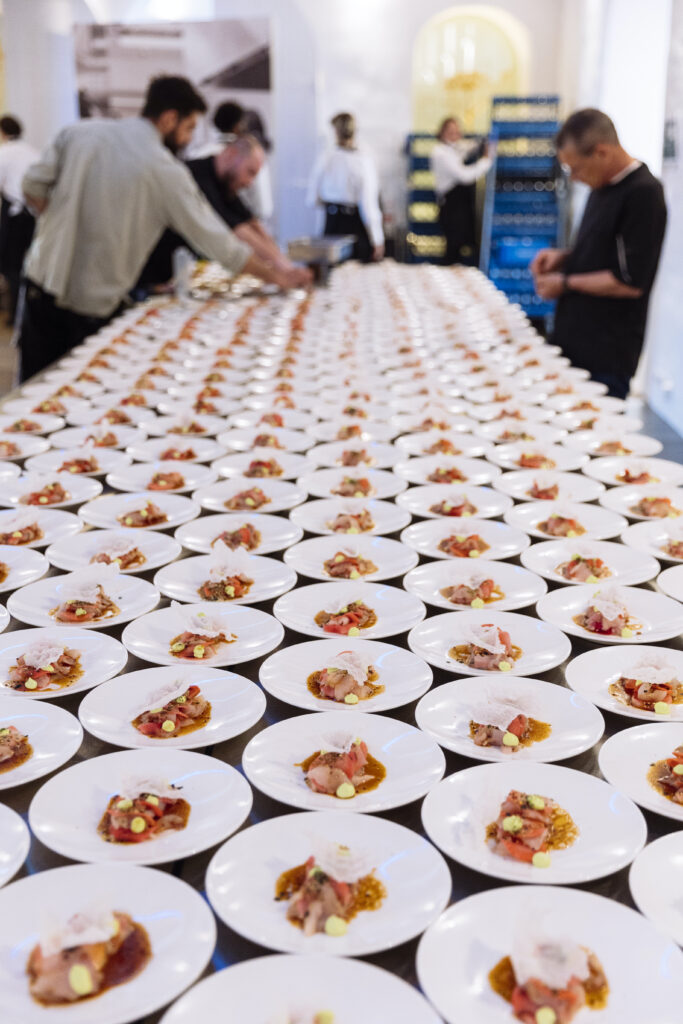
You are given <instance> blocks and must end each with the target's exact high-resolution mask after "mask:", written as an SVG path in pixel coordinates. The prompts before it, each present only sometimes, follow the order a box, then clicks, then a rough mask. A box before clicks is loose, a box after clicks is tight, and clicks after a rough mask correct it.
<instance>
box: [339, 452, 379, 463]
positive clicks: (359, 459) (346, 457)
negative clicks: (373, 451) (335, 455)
mask: <svg viewBox="0 0 683 1024" xmlns="http://www.w3.org/2000/svg"><path fill="white" fill-rule="evenodd" d="M338 461H339V464H340V465H341V466H360V465H361V464H365V465H368V466H369V465H371V463H372V462H373V461H374V459H373V458H372V456H371V455H368V453H367V450H366V449H365V448H347V449H345V450H344V451H343V452H342V453H341V456H340V458H339V460H338Z"/></svg>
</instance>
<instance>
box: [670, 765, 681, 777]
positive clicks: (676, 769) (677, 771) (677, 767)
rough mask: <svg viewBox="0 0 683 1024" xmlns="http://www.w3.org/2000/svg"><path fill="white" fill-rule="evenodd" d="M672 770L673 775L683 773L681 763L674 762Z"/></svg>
mask: <svg viewBox="0 0 683 1024" xmlns="http://www.w3.org/2000/svg"><path fill="white" fill-rule="evenodd" d="M672 771H673V773H674V775H683V764H675V765H674V766H673V769H672Z"/></svg>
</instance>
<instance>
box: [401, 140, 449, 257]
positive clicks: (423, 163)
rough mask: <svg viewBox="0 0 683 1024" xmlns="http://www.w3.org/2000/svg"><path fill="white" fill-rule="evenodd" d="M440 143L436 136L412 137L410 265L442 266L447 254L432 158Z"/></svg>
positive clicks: (408, 149)
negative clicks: (430, 160) (436, 143)
mask: <svg viewBox="0 0 683 1024" xmlns="http://www.w3.org/2000/svg"><path fill="white" fill-rule="evenodd" d="M435 142H436V138H435V137H434V136H433V135H428V134H425V133H415V134H412V135H409V136H408V139H407V142H406V154H407V157H408V169H407V170H408V189H407V211H406V212H407V216H406V224H407V226H406V258H407V260H408V262H409V263H433V262H438V261H439V260H440V259H441V257H442V256H443V254H444V252H445V251H446V239H445V238H444V237H443V235H442V234H441V228H440V226H439V207H438V205H437V202H436V193H435V192H434V178H433V175H432V172H431V168H430V164H429V155H430V153H431V151H432V148H433V146H434V144H435Z"/></svg>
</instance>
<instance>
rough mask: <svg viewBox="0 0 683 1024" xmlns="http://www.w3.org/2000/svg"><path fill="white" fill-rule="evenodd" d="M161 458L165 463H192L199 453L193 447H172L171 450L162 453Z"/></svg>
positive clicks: (167, 449)
mask: <svg viewBox="0 0 683 1024" xmlns="http://www.w3.org/2000/svg"><path fill="white" fill-rule="evenodd" d="M159 458H160V459H161V460H162V461H163V462H191V461H192V459H196V458H197V453H196V451H195V450H194V448H192V447H188V448H181V447H180V446H175V445H171V447H170V448H166V450H165V451H163V452H162V453H161V455H160V456H159Z"/></svg>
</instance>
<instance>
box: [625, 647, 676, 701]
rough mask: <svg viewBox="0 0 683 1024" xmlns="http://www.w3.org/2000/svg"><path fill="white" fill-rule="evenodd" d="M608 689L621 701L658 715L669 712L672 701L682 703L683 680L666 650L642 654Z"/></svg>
mask: <svg viewBox="0 0 683 1024" xmlns="http://www.w3.org/2000/svg"><path fill="white" fill-rule="evenodd" d="M609 692H610V693H611V694H612V696H613V697H616V699H617V700H618V701H621V703H622V704H626V705H628V706H630V707H633V708H637V709H638V710H639V711H651V712H652V713H653V714H655V715H669V714H671V705H672V704H683V683H682V682H681V681H680V680H679V679H677V678H676V670H675V669H674V668H673V667H672V666H671V665H670V664H668V662H667V660H666V655H665V653H664V652H662V654H655V653H654V652H653V653H652V654H650V655H648V656H647V657H645V658H641V659H640V660H639V661H637V662H636V663H635V664H634V665H633V667H632V671H631V672H630V673H629V674H628V675H621V676H620V677H619V678H618V679H617V680H616V681H615V682H613V683H611V684H610V687H609Z"/></svg>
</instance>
